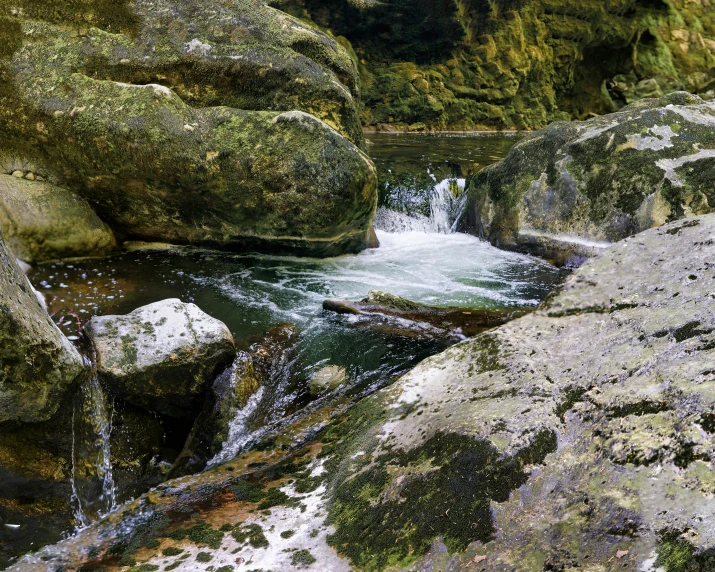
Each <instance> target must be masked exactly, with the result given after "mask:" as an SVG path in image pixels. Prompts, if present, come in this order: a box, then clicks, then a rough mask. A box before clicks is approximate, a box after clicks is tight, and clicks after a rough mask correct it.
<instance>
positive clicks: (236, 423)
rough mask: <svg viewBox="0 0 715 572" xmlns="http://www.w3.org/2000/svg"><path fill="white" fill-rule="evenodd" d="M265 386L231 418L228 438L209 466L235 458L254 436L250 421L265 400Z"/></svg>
mask: <svg viewBox="0 0 715 572" xmlns="http://www.w3.org/2000/svg"><path fill="white" fill-rule="evenodd" d="M264 391H265V388H264V387H260V388H259V389H258V391H256V393H254V394H253V395H252V396H251V397H250V398H249V399H248V401H247V402H246V405H245V406H244V407H242V408H241V409H239V410H238V411H237V412H236V416H235V417H234V418H233V419H232V420H231V424H230V425H229V428H228V438H227V439H226V442H225V443H224V444H223V447H222V448H221V450H220V451H219V452H218V453H217V454H216V456H214V458H213V459H211V460H210V461H209V462H208V463H207V467H213V466H215V465H219V464H221V463H224V462H226V461H230V460H231V459H233V458H234V457H235V456H236V455H238V453H239V452H240V451H241V449H242V448H243V446H244V445H246V443H248V442H249V441H250V440H251V439H252V438H253V436H254V434H255V432H254V431H251V429H250V424H249V421H250V419H251V417H252V416H253V415H254V414H255V413H256V411H257V410H258V406H259V405H260V404H261V401H262V400H263V393H264Z"/></svg>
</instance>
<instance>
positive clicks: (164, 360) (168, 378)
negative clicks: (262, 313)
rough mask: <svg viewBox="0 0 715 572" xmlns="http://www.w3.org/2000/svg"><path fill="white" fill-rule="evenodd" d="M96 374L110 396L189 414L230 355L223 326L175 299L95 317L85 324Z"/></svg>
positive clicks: (228, 336)
mask: <svg viewBox="0 0 715 572" xmlns="http://www.w3.org/2000/svg"><path fill="white" fill-rule="evenodd" d="M85 331H86V332H87V334H88V336H89V338H90V340H91V341H92V344H93V345H94V349H95V352H96V356H97V373H98V375H99V376H100V379H101V380H102V381H103V382H105V383H106V384H107V386H108V387H109V389H110V390H111V391H113V392H114V393H115V394H117V395H119V396H121V397H122V398H124V399H126V400H127V401H129V402H130V403H133V404H135V405H138V406H140V407H146V408H148V409H153V410H156V411H159V412H161V413H164V414H166V415H170V416H174V417H180V418H188V419H191V418H192V417H193V414H192V413H193V412H194V411H195V410H196V409H197V407H196V405H197V401H198V400H199V399H200V398H201V397H202V395H203V392H204V388H205V386H206V384H207V383H210V382H211V381H212V380H213V379H214V377H215V376H216V374H218V373H219V372H220V371H221V370H222V369H223V368H225V367H226V366H227V365H228V364H230V363H231V360H232V359H233V357H234V355H235V352H236V350H235V347H234V343H233V337H232V336H231V333H230V332H229V331H228V328H227V327H226V326H225V325H224V324H223V322H220V321H219V320H216V319H214V318H212V317H211V316H209V315H208V314H205V313H204V312H202V311H201V310H200V309H199V308H198V307H197V306H196V305H194V304H185V303H183V302H181V300H178V299H169V300H163V301H161V302H156V303H154V304H149V305H148V306H142V307H141V308H138V309H136V310H134V311H133V312H131V313H130V314H127V315H126V316H95V317H94V318H92V319H91V320H90V321H89V322H87V325H86V326H85Z"/></svg>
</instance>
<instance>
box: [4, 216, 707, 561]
mask: <svg viewBox="0 0 715 572" xmlns="http://www.w3.org/2000/svg"><path fill="white" fill-rule="evenodd" d="M714 235H715V215H709V216H704V217H700V218H694V219H689V220H685V221H679V222H676V223H672V224H669V225H667V226H664V227H661V228H657V229H653V230H649V231H646V232H644V233H641V234H639V235H638V236H636V237H633V238H629V239H626V240H624V241H621V242H619V243H618V244H615V245H613V246H612V247H610V248H609V249H608V250H606V251H605V252H604V253H603V254H602V255H601V256H600V257H598V258H596V259H593V260H591V261H589V262H587V263H586V264H585V265H583V266H582V267H581V268H580V269H578V270H576V271H575V272H574V273H573V275H572V276H571V277H570V278H569V279H568V280H567V282H566V283H565V285H564V286H563V287H562V289H561V291H560V292H559V293H558V294H556V295H555V296H553V297H552V298H551V299H550V300H548V301H547V302H546V303H545V304H544V305H543V306H542V307H541V308H540V309H539V310H537V311H536V312H535V313H533V314H530V315H528V316H525V317H522V318H520V319H518V320H514V321H512V322H510V323H508V324H505V325H503V326H501V327H499V328H496V329H494V330H491V331H490V332H486V333H483V334H481V335H479V336H477V337H475V338H474V339H472V340H468V341H466V342H463V343H461V344H458V345H456V346H453V347H452V348H450V349H449V350H447V351H446V352H444V353H442V354H440V355H437V356H434V357H432V358H429V359H427V360H425V361H424V362H422V363H421V364H420V365H419V366H418V367H417V368H416V369H415V370H413V371H412V372H410V373H408V374H406V375H404V376H402V377H401V378H400V379H398V380H397V381H396V382H395V383H394V384H393V385H392V386H390V387H387V388H385V389H383V390H381V391H378V392H376V393H374V394H372V395H371V396H369V397H367V398H365V399H363V400H362V401H360V402H359V403H358V404H357V405H354V406H352V407H350V408H348V409H347V410H346V409H345V408H342V409H341V408H336V407H333V408H332V409H331V408H326V409H325V410H323V411H319V412H315V413H314V414H313V415H312V416H310V417H309V418H307V419H304V420H301V421H300V422H299V423H298V425H299V426H300V428H292V429H291V430H293V431H300V432H302V434H303V435H306V443H307V445H306V446H305V447H304V448H302V449H299V450H295V449H291V448H289V447H285V437H284V433H283V432H281V433H278V434H274V435H272V436H270V438H269V439H268V440H266V441H265V442H263V443H262V444H261V446H260V447H258V448H257V449H256V450H254V451H251V452H247V453H245V454H243V455H242V456H241V457H239V458H237V459H235V460H234V461H232V462H230V463H228V464H226V465H223V466H219V467H216V468H214V469H212V470H210V471H207V472H206V473H203V474H202V475H201V476H199V477H196V476H194V477H190V478H185V479H181V480H175V481H172V482H170V483H167V484H165V485H162V486H160V487H159V489H157V490H156V491H155V492H154V493H149V494H148V495H146V496H145V497H143V499H139V500H137V501H135V502H134V503H133V504H130V505H127V506H125V507H122V508H121V509H120V510H119V511H117V512H116V513H114V514H113V515H112V516H111V517H109V518H107V519H105V520H104V521H103V522H101V523H97V524H95V525H93V526H91V527H89V528H88V529H86V530H83V531H82V532H80V533H79V534H78V535H77V536H75V537H73V538H70V539H68V540H65V541H63V542H61V543H59V544H57V545H56V546H53V547H47V548H44V549H43V550H41V551H40V552H39V553H38V554H36V555H34V556H31V557H27V558H26V559H25V560H24V561H22V562H21V563H19V564H17V565H16V566H15V567H14V568H12V569H13V570H16V571H25V570H28V571H29V570H32V571H33V572H36V571H42V570H48V571H49V570H54V569H56V568H57V566H65V567H79V566H80V565H83V564H85V563H88V562H91V563H92V564H93V565H99V564H102V563H103V562H111V561H112V560H111V559H112V558H116V557H117V555H122V557H125V558H127V559H131V558H135V559H138V558H139V557H141V559H142V560H143V561H146V563H147V564H150V565H153V564H155V563H156V564H158V563H163V562H164V560H165V556H163V555H160V554H161V551H163V550H165V549H167V548H170V547H172V549H173V550H174V552H173V554H176V550H177V549H180V550H182V551H184V552H188V553H189V554H197V553H198V552H199V551H203V552H206V556H205V557H202V558H204V560H211V564H210V565H211V566H213V567H217V566H219V565H221V566H223V565H233V564H232V563H235V562H236V558H240V559H241V562H246V561H249V560H250V561H251V562H252V564H253V565H258V564H257V563H259V562H261V563H263V562H265V563H267V564H268V563H269V562H270V564H269V565H270V566H271V567H273V568H274V569H293V568H297V567H298V566H299V565H300V564H299V563H298V562H297V561H296V562H293V561H292V554H293V553H294V552H295V550H296V549H298V548H300V549H301V550H305V551H307V552H309V556H310V558H315V559H316V562H315V565H317V566H319V567H320V566H322V567H323V568H325V569H330V570H342V569H345V570H349V569H350V567H351V566H352V567H353V568H356V569H359V570H385V569H388V568H389V569H390V570H400V569H402V570H407V569H409V570H415V569H419V570H433V571H435V572H436V571H437V570H456V569H462V568H469V567H473V568H475V569H480V570H481V569H485V570H490V571H491V570H494V571H497V572H499V571H503V572H507V571H510V572H511V571H513V570H519V572H541V571H543V570H544V569H552V570H559V569H583V570H586V569H589V570H591V569H592V570H601V569H603V570H610V569H612V568H613V566H614V565H617V567H618V569H619V570H629V571H633V572H635V571H636V570H644V569H648V568H662V569H664V570H667V571H669V572H672V571H675V570H685V569H692V570H710V569H712V567H713V565H714V564H715V562H714V560H713V552H715V534H714V532H713V528H712V526H711V523H712V522H713V520H715V502H713V499H712V491H713V490H715V489H714V487H715V476H714V475H715V473H714V472H713V471H712V464H713V462H715V457H713V451H715V443H713V439H714V438H715V424H714V423H713V418H714V417H713V416H714V415H715V413H714V412H715V398H714V397H713V391H712V386H713V384H714V383H715V377H714V374H713V372H714V371H715V349H714V348H715V301H714V297H715V294H714V292H715V281H714V280H713V273H712V263H711V261H712V258H713V252H714V248H715V247H714V245H713V236H714ZM624 269H627V272H624ZM336 414H337V416H336V417H334V418H335V421H333V422H332V423H331V425H330V426H329V427H328V428H327V429H324V430H323V431H322V432H320V433H318V434H317V435H316V436H315V437H311V435H315V430H316V429H317V428H319V427H321V423H323V424H324V419H325V417H326V416H329V415H333V416H335V415H336ZM267 509H270V513H262V512H261V511H265V510H267ZM192 512H193V513H194V514H193V515H192V516H190V515H191V514H192ZM273 527H274V528H273ZM142 546H151V547H152V548H151V550H149V549H144V548H141V547H142ZM284 550H287V552H285V551H284ZM170 553H172V552H171V551H169V552H164V553H163V554H170ZM302 554H303V553H302ZM209 557H210V558H209ZM229 557H230V558H231V559H232V560H231V561H228V560H227V559H228V558H229ZM305 558H306V561H307V560H308V554H306V555H305ZM201 562H202V560H201V559H198V562H197V563H195V564H194V563H193V562H192V566H194V569H197V570H199V569H204V570H205V569H207V567H208V564H201Z"/></svg>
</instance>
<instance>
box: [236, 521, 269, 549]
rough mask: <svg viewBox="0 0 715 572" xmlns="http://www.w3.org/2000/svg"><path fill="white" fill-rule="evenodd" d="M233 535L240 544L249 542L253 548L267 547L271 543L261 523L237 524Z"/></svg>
mask: <svg viewBox="0 0 715 572" xmlns="http://www.w3.org/2000/svg"><path fill="white" fill-rule="evenodd" d="M231 536H233V538H234V540H235V541H236V542H238V543H239V544H244V543H246V542H248V543H249V544H250V545H251V546H253V548H266V547H267V546H268V544H269V543H268V539H267V538H266V536H265V534H263V528H262V527H261V525H260V524H248V525H243V526H236V527H235V528H234V530H233V532H232V533H231Z"/></svg>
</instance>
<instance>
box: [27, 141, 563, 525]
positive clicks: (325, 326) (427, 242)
mask: <svg viewBox="0 0 715 572" xmlns="http://www.w3.org/2000/svg"><path fill="white" fill-rule="evenodd" d="M515 141H516V139H515V138H514V137H508V136H500V137H496V136H493V137H426V136H406V135H401V136H379V137H374V138H372V139H371V143H370V145H369V151H370V152H371V154H372V156H373V157H374V158H375V160H376V164H377V166H378V170H379V173H380V178H381V181H382V184H381V189H380V205H381V210H380V215H379V216H378V218H377V224H376V227H377V235H378V238H379V240H380V243H381V246H380V248H378V249H374V250H367V251H364V252H362V253H360V254H358V255H349V256H342V257H336V258H330V259H323V260H318V259H310V258H294V257H287V256H270V255H247V254H232V253H225V252H217V251H211V250H205V249H197V248H174V249H169V250H164V251H152V252H135V253H129V254H124V255H121V256H117V257H114V258H110V259H105V260H89V261H82V262H75V263H72V264H52V265H46V266H42V267H40V268H38V269H36V270H35V271H34V272H33V273H32V275H31V279H32V280H33V282H34V284H35V286H36V287H37V288H38V290H40V291H41V292H43V293H44V294H45V296H46V298H47V301H48V305H49V308H50V311H51V312H53V313H54V315H55V319H56V320H57V321H58V322H60V324H61V326H62V327H63V328H64V329H65V331H66V332H67V333H68V334H69V335H71V336H74V337H76V332H77V329H76V323H75V322H76V318H75V317H78V319H79V320H81V321H86V320H87V319H89V318H90V317H91V316H92V315H96V314H108V313H110V314H111V313H117V314H121V313H126V312H129V311H131V310H133V309H135V308H137V307H138V306H141V305H144V304H148V303H151V302H155V301H158V300H162V299H166V298H169V297H178V298H181V299H182V300H184V301H189V302H194V303H196V304H197V305H198V306H199V307H200V308H201V309H202V310H204V311H205V312H207V313H208V314H210V315H212V316H214V317H217V318H219V319H221V320H222V321H224V322H225V323H226V325H227V326H228V327H229V329H230V330H231V332H232V333H233V335H234V337H235V340H236V343H237V346H238V347H239V348H240V349H247V348H249V347H250V346H251V344H253V343H255V342H257V341H258V340H260V339H261V337H262V335H263V334H264V332H266V330H268V329H269V328H271V327H273V326H276V325H278V324H282V323H291V324H294V326H295V328H296V332H297V333H296V335H295V337H294V342H293V344H292V345H291V346H290V347H289V348H287V349H286V351H284V352H282V353H281V355H280V356H278V359H276V360H275V362H274V367H273V371H272V373H271V379H270V381H269V382H268V383H267V384H266V386H264V387H263V388H262V389H261V390H260V391H259V393H257V394H255V395H254V396H253V397H252V398H251V400H250V401H249V402H248V404H247V405H246V406H245V407H244V409H243V410H242V411H240V412H238V413H237V415H236V418H235V419H234V421H233V423H232V426H231V429H230V432H229V438H228V440H227V442H226V443H225V444H224V449H223V451H221V453H220V454H219V455H217V457H216V458H215V459H214V460H213V462H214V463H216V462H220V461H223V460H226V459H230V458H232V457H233V456H235V455H236V454H237V453H238V452H240V451H241V450H242V449H243V448H245V447H247V446H249V445H250V443H251V442H252V440H253V439H254V438H255V436H256V435H257V434H260V432H261V431H263V430H264V428H266V427H271V426H275V425H276V424H277V423H280V422H281V420H282V419H285V418H286V417H287V416H290V415H293V414H295V413H296V412H297V411H299V410H300V409H301V408H303V407H305V406H306V405H308V404H309V403H311V397H310V395H309V392H308V388H307V386H308V380H309V379H310V377H311V376H312V375H313V374H314V373H315V372H317V371H318V370H320V369H321V368H323V367H325V366H326V365H336V366H341V367H344V368H345V370H346V371H347V377H348V383H347V387H344V388H343V389H341V390H340V391H341V392H342V394H343V395H346V396H347V397H352V398H357V397H359V396H361V395H364V394H366V393H369V392H371V391H374V390H375V389H377V388H379V387H381V386H384V385H385V384H387V383H389V381H390V380H392V379H394V377H395V376H396V375H399V374H400V373H402V372H404V371H406V370H408V369H410V368H412V367H414V366H415V365H416V364H417V363H419V362H420V361H421V360H423V359H424V358H426V357H428V356H430V355H433V354H435V353H436V352H439V351H441V350H443V349H445V348H446V347H447V345H449V343H451V342H449V341H446V340H440V339H433V338H428V337H424V336H419V335H407V334H405V332H404V331H393V330H390V329H389V328H383V329H379V328H374V327H369V326H368V324H366V323H365V322H363V321H362V320H361V319H360V318H359V317H355V316H352V317H346V316H338V315H335V314H331V313H328V312H325V311H323V309H322V302H323V300H324V299H325V298H341V299H348V300H360V299H362V298H364V297H365V296H366V295H367V294H368V292H369V291H370V290H382V291H386V292H390V293H392V294H397V295H399V296H403V297H405V298H408V299H411V300H414V301H418V302H422V303H426V304H432V305H438V306H461V307H465V308H467V307H469V308H478V307H487V308H509V307H518V306H535V305H536V304H538V303H539V301H540V300H542V299H543V298H544V297H545V296H546V294H547V293H548V292H549V291H550V290H551V289H552V288H553V287H554V286H555V284H557V283H558V282H559V281H560V280H561V278H562V274H561V273H560V272H559V271H557V270H556V269H555V268H553V267H552V266H550V265H548V264H545V263H543V262H541V261H538V260H535V259H533V258H529V257H527V256H522V255H519V254H514V253H509V252H504V251H500V250H497V249H495V248H493V247H492V246H490V245H489V244H487V243H484V242H482V241H480V240H478V239H477V238H475V237H472V236H468V235H464V234H457V233H454V232H451V231H452V230H453V228H454V221H455V220H456V217H457V216H458V215H459V212H460V209H461V208H462V206H463V202H464V192H463V188H464V180H465V178H466V177H467V176H468V175H469V174H470V173H472V172H474V171H476V170H477V169H478V168H480V167H482V166H484V165H485V164H488V163H491V162H493V161H494V160H496V159H498V158H500V157H502V156H503V155H504V154H505V153H506V152H507V151H508V149H509V147H510V146H511V145H512V144H513V143H514V142H515ZM88 383H89V385H88V386H85V388H84V390H83V393H84V397H83V402H82V405H81V406H80V408H79V409H78V411H80V410H81V411H82V418H83V419H84V418H85V417H87V418H89V419H90V423H89V426H87V427H85V429H83V430H82V431H84V434H85V436H84V437H83V438H82V442H83V443H84V444H83V445H82V447H84V448H83V449H81V450H80V449H77V450H76V451H75V455H74V456H75V479H74V481H75V489H76V490H75V493H76V496H77V498H78V502H79V507H80V509H81V511H80V512H81V513H82V514H83V515H84V517H83V518H85V517H86V518H87V519H91V518H92V517H93V516H92V515H96V514H101V513H102V512H104V511H106V510H107V509H108V508H109V507H111V505H112V504H113V503H114V498H113V497H112V495H113V492H111V491H113V485H112V484H111V479H112V477H111V464H109V463H108V459H109V451H108V450H107V449H106V447H104V448H103V445H101V443H102V442H104V443H106V442H107V435H106V432H107V431H108V430H110V429H111V414H110V413H109V411H110V409H111V407H109V405H108V403H107V401H106V398H105V397H104V396H103V394H101V388H100V387H99V386H98V384H96V380H94V378H92V379H90V381H89V382H88ZM76 430H77V436H78V435H79V434H80V432H81V431H80V430H79V429H78V428H76ZM87 435H89V436H87ZM95 437H96V438H95ZM89 466H92V467H93V471H94V472H93V473H92V475H93V476H92V478H87V477H86V476H85V477H82V475H81V474H80V473H81V471H89V469H87V468H86V467H89ZM89 472H90V473H91V472H92V471H89ZM80 477H82V478H80Z"/></svg>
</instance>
